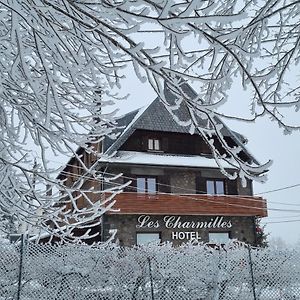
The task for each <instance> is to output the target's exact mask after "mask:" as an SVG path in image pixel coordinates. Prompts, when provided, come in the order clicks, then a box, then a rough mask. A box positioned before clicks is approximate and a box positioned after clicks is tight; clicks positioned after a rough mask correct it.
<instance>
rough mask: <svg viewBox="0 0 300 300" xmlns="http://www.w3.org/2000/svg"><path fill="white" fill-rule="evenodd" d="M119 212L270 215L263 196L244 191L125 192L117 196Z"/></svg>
mask: <svg viewBox="0 0 300 300" xmlns="http://www.w3.org/2000/svg"><path fill="white" fill-rule="evenodd" d="M114 200H116V203H115V205H114V208H115V209H119V211H118V212H110V214H156V215H166V214H169V215H170V214H173V215H224V216H225V215H227V216H258V217H266V216H267V203H266V200H265V199H263V198H261V197H251V196H242V195H199V194H189V195H179V194H160V193H157V194H141V193H126V192H125V193H121V194H118V195H116V196H115V198H114Z"/></svg>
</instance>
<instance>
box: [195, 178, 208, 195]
mask: <svg viewBox="0 0 300 300" xmlns="http://www.w3.org/2000/svg"><path fill="white" fill-rule="evenodd" d="M196 190H197V191H196V193H197V194H206V193H207V191H206V178H203V177H201V176H197V178H196Z"/></svg>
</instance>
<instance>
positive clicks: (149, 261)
mask: <svg viewBox="0 0 300 300" xmlns="http://www.w3.org/2000/svg"><path fill="white" fill-rule="evenodd" d="M147 259H148V264H149V277H150V285H151V299H152V300H154V289H153V278H152V271H151V259H150V257H148V258H147Z"/></svg>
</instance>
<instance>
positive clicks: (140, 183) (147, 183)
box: [136, 177, 156, 194]
mask: <svg viewBox="0 0 300 300" xmlns="http://www.w3.org/2000/svg"><path fill="white" fill-rule="evenodd" d="M136 191H137V192H138V193H148V194H155V193H156V178H155V177H137V179H136Z"/></svg>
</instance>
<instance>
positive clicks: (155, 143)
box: [148, 138, 161, 151]
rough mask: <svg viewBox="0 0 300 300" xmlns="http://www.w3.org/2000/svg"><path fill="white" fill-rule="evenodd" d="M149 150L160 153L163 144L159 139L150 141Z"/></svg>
mask: <svg viewBox="0 0 300 300" xmlns="http://www.w3.org/2000/svg"><path fill="white" fill-rule="evenodd" d="M148 150H150V151H160V150H161V144H160V140H159V139H153V138H150V139H148Z"/></svg>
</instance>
